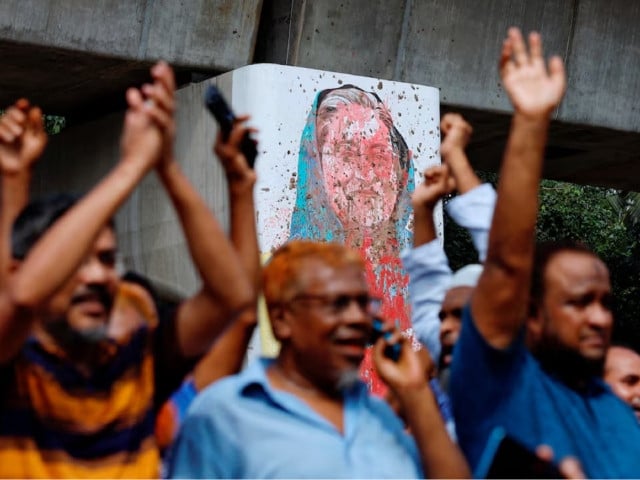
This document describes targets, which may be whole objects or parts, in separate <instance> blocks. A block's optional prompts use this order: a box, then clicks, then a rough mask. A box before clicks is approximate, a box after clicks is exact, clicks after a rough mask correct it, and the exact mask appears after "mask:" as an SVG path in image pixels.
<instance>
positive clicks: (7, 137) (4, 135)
mask: <svg viewBox="0 0 640 480" xmlns="http://www.w3.org/2000/svg"><path fill="white" fill-rule="evenodd" d="M16 138H17V137H16V135H14V134H13V132H12V131H11V130H10V129H9V128H8V127H7V126H6V124H4V123H0V140H2V142H4V143H13V142H14V141H15V139H16Z"/></svg>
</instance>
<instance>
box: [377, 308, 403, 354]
mask: <svg viewBox="0 0 640 480" xmlns="http://www.w3.org/2000/svg"><path fill="white" fill-rule="evenodd" d="M383 327H384V320H382V319H381V318H380V317H373V330H372V332H371V344H372V345H373V344H374V343H376V342H377V341H378V339H379V338H380V337H383V338H384V339H385V340H388V339H389V338H391V336H392V335H393V332H392V331H391V330H388V331H385V330H384V328H383ZM401 350H402V345H400V344H399V343H394V344H392V345H387V346H386V347H384V356H385V357H387V358H389V359H391V360H393V361H394V362H397V361H398V359H399V358H400V351H401Z"/></svg>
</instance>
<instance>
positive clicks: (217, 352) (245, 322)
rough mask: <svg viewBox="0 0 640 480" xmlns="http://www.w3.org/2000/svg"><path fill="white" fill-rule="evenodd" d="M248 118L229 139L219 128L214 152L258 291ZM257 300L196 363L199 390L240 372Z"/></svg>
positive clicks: (235, 236) (239, 248) (238, 243)
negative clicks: (246, 150) (245, 142)
mask: <svg viewBox="0 0 640 480" xmlns="http://www.w3.org/2000/svg"><path fill="white" fill-rule="evenodd" d="M246 120H248V117H239V118H238V119H237V120H236V122H235V123H234V125H233V129H232V130H231V133H230V135H229V137H228V138H227V139H226V140H224V139H223V138H222V135H221V134H220V132H218V138H217V139H216V144H215V152H216V155H217V156H218V158H219V159H220V162H221V163H222V166H223V167H224V170H225V173H226V175H227V184H228V186H229V202H230V206H231V215H230V216H231V221H230V223H231V243H232V244H233V247H234V248H235V250H236V252H238V255H239V256H240V258H241V261H242V264H243V266H244V269H245V271H246V272H247V276H248V278H249V279H251V280H252V282H253V287H254V289H255V290H254V292H256V293H257V292H258V291H259V289H260V283H261V275H260V252H259V247H258V234H257V230H256V220H255V208H254V202H253V187H254V185H255V183H256V174H255V172H254V171H253V169H251V168H250V167H249V165H248V164H247V160H246V158H245V157H244V155H243V154H242V151H241V149H240V141H241V140H242V138H243V136H244V135H245V133H248V132H251V131H252V129H250V128H247V127H246V126H245V125H244V123H245V122H246ZM256 300H257V299H256V298H254V307H253V308H248V309H247V310H245V311H244V312H242V314H241V315H240V316H239V317H238V319H237V320H235V321H234V322H233V324H232V325H230V326H229V327H228V328H227V329H226V330H225V331H224V332H223V333H222V335H220V337H219V338H218V339H217V340H216V342H215V343H214V344H213V346H212V347H211V348H210V349H209V351H208V352H207V354H206V355H205V356H204V358H203V359H202V360H200V361H199V362H198V365H196V367H195V369H194V371H193V382H194V385H195V387H196V390H197V391H201V390H202V389H203V388H205V387H206V386H207V385H209V384H210V383H213V382H215V381H216V380H219V379H220V378H222V377H225V376H227V375H232V374H234V373H236V372H238V371H239V370H240V368H241V367H242V362H243V360H244V357H245V354H246V351H247V346H248V345H249V342H250V341H251V335H252V334H253V330H254V329H255V327H256V324H257V322H258V316H257V305H256Z"/></svg>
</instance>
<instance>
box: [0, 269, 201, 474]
mask: <svg viewBox="0 0 640 480" xmlns="http://www.w3.org/2000/svg"><path fill="white" fill-rule="evenodd" d="M111 318H112V321H113V319H117V321H124V322H127V323H128V322H131V323H128V325H131V327H130V328H129V329H128V333H127V334H126V335H124V336H123V338H119V339H117V340H112V341H110V343H109V344H108V345H107V348H106V353H105V355H106V356H107V358H106V360H105V361H104V362H101V363H100V365H99V366H98V367H96V368H95V369H93V371H91V372H86V371H81V370H79V369H78V368H77V367H76V365H74V363H73V362H72V361H71V360H70V359H69V358H68V357H67V356H66V355H65V352H64V351H62V350H61V349H60V348H59V347H58V346H57V345H56V344H54V343H53V342H45V341H41V340H39V339H36V338H31V339H30V340H28V341H27V342H26V344H25V345H24V347H23V349H22V350H21V352H20V353H19V354H18V356H17V357H16V358H15V359H14V360H13V361H12V362H10V363H9V364H6V365H3V366H0V391H1V392H2V394H1V397H0V477H14V478H24V477H48V478H52V477H74V478H106V477H109V478H141V477H143V478H150V477H157V476H158V473H159V464H160V460H159V453H158V448H157V446H156V441H155V438H154V420H155V414H156V407H157V406H158V405H160V404H161V403H162V401H163V400H165V398H166V395H167V392H170V391H171V390H173V388H175V386H177V385H178V384H179V380H180V379H181V378H182V376H183V375H184V374H185V373H186V372H187V371H188V368H189V367H190V366H191V365H189V366H188V367H187V366H185V369H184V371H182V369H181V368H180V367H181V366H182V365H181V364H183V363H185V362H184V361H182V362H181V361H180V360H181V359H179V358H178V359H176V358H175V356H174V358H173V359H171V360H172V361H171V362H170V361H169V359H167V360H166V361H165V360H163V359H160V358H157V355H156V353H159V352H162V353H163V356H165V357H166V356H167V355H171V353H173V354H175V352H176V347H175V346H174V347H173V348H166V347H167V345H168V342H172V343H173V344H175V335H173V333H174V332H173V330H172V329H173V321H172V320H173V316H172V319H171V321H170V322H169V323H171V325H170V326H168V327H164V326H162V327H160V326H159V325H160V323H163V322H164V321H163V322H160V323H159V322H158V314H157V309H156V306H155V305H154V302H153V300H152V298H151V296H150V295H149V293H148V292H147V291H146V290H144V289H143V288H142V287H140V286H139V285H134V284H131V283H125V282H122V283H121V285H120V288H119V291H118V294H117V295H116V299H115V302H114V307H113V310H112V317H111ZM162 337H165V338H168V337H171V338H168V339H163V338H162ZM172 363H173V364H174V366H173V367H172V369H173V368H178V369H180V370H181V371H179V372H176V371H173V372H170V373H169V372H166V371H165V372H162V374H163V375H164V374H166V376H167V377H171V378H175V379H177V382H175V385H168V384H167V382H166V381H165V380H166V379H164V378H163V379H162V382H161V383H163V384H164V385H162V386H159V385H158V383H160V382H156V378H157V377H158V373H159V366H162V368H166V366H167V365H171V364H172ZM189 363H190V362H189ZM168 383H172V382H168ZM161 397H162V398H161Z"/></svg>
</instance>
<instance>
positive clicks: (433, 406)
mask: <svg viewBox="0 0 640 480" xmlns="http://www.w3.org/2000/svg"><path fill="white" fill-rule="evenodd" d="M398 398H399V399H400V402H401V403H402V407H403V411H404V412H405V415H406V417H407V423H408V424H409V427H410V428H411V432H412V434H413V436H414V438H415V440H416V443H417V444H418V448H419V450H420V456H421V459H422V465H423V468H424V473H425V475H426V477H427V478H470V477H471V472H470V471H469V467H468V465H467V462H466V460H465V458H464V456H463V455H462V452H460V449H459V448H458V446H457V445H456V444H455V443H454V442H453V441H452V440H451V438H450V437H449V434H448V432H447V430H446V428H445V425H444V421H443V420H442V416H441V415H440V411H439V409H438V405H437V403H436V400H435V398H434V395H433V392H432V391H431V389H430V388H429V385H426V384H425V385H424V386H423V387H421V388H414V389H410V390H406V391H404V392H398Z"/></svg>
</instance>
